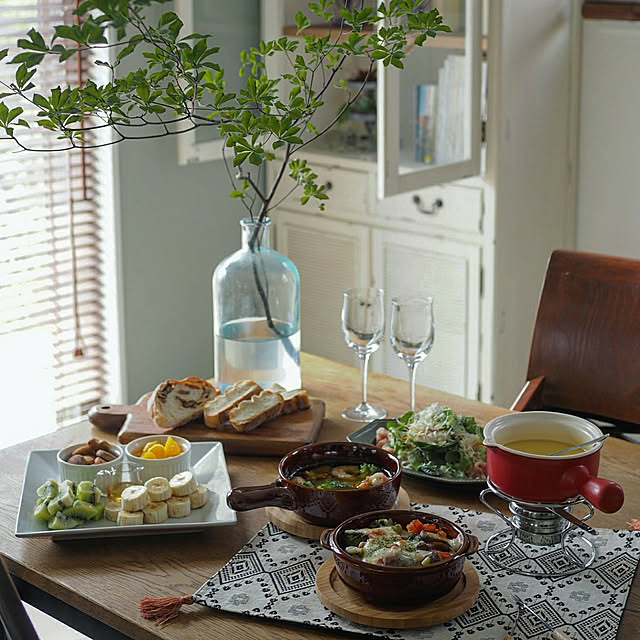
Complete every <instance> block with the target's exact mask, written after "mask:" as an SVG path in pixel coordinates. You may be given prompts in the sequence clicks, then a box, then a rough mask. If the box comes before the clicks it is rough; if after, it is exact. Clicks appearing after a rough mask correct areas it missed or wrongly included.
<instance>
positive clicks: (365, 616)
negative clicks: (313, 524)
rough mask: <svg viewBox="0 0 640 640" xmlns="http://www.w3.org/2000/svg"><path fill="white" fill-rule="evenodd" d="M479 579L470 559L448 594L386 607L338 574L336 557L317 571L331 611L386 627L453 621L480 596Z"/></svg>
mask: <svg viewBox="0 0 640 640" xmlns="http://www.w3.org/2000/svg"><path fill="white" fill-rule="evenodd" d="M478 593H480V580H479V578H478V574H477V573H476V570H475V569H474V568H473V566H472V565H471V563H470V562H465V563H464V568H463V569H462V575H461V577H460V580H459V582H458V584H457V585H456V586H455V587H454V588H453V589H452V590H451V591H450V592H449V593H447V594H446V595H444V596H442V597H441V598H438V599H437V600H432V601H431V602H429V603H427V604H423V605H413V606H407V607H402V606H397V605H389V606H388V607H383V606H381V605H379V604H374V603H371V602H369V601H367V600H365V599H364V598H363V597H362V596H361V595H360V594H359V593H358V592H357V591H355V590H354V589H352V588H351V587H348V586H347V585H346V584H345V583H344V582H342V580H341V579H340V576H339V575H338V571H337V569H336V565H335V563H334V561H333V558H329V559H328V560H326V561H325V562H323V563H322V565H321V566H320V569H318V573H317V574H316V594H317V595H318V599H319V600H320V602H322V604H323V605H324V606H325V607H327V609H329V610H330V611H332V612H333V613H335V614H336V615H338V616H340V617H341V618H345V619H346V620H350V621H351V622H357V623H358V624H365V625H368V626H370V627H383V628H385V629H415V628H417V627H429V626H431V625H434V624H440V623H442V622H446V621H447V620H451V619H453V618H455V617H456V616H459V615H460V614H462V613H464V612H465V611H467V610H468V609H470V608H471V607H472V606H473V605H474V604H475V602H476V600H477V599H478Z"/></svg>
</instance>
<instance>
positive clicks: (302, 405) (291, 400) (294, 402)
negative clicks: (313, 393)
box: [267, 384, 311, 415]
mask: <svg viewBox="0 0 640 640" xmlns="http://www.w3.org/2000/svg"><path fill="white" fill-rule="evenodd" d="M267 389H269V391H275V392H276V393H279V394H280V395H281V396H282V399H283V400H284V405H283V407H282V415H286V414H287V413H294V412H295V411H302V410H303V409H309V408H310V407H311V401H310V400H309V394H308V393H307V392H306V390H305V389H291V390H290V391H287V390H286V389H285V388H284V387H283V386H282V385H281V384H272V385H270V386H269V387H267Z"/></svg>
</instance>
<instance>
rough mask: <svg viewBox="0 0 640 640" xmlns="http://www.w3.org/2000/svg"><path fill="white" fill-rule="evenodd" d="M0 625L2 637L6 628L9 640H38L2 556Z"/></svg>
mask: <svg viewBox="0 0 640 640" xmlns="http://www.w3.org/2000/svg"><path fill="white" fill-rule="evenodd" d="M0 623H1V624H0V637H2V627H4V629H5V631H6V633H7V635H8V636H9V640H38V634H37V633H36V630H35V629H34V627H33V624H32V623H31V620H30V619H29V616H28V615H27V612H26V610H25V608H24V605H23V604H22V600H21V599H20V595H19V594H18V591H17V589H16V587H15V585H14V584H13V580H12V579H11V575H10V574H9V570H8V569H7V565H6V564H5V561H4V558H3V557H2V556H0Z"/></svg>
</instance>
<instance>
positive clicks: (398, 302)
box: [391, 296, 435, 411]
mask: <svg viewBox="0 0 640 640" xmlns="http://www.w3.org/2000/svg"><path fill="white" fill-rule="evenodd" d="M391 305H392V306H391V346H392V347H393V350H394V351H395V352H396V354H397V355H398V356H399V357H400V358H402V359H403V360H404V361H405V362H406V363H407V366H408V367H409V385H410V389H411V394H410V405H411V411H415V401H416V396H415V387H416V368H417V366H418V363H420V362H421V361H422V360H424V358H426V357H427V354H428V353H429V351H431V347H432V346H433V338H434V333H435V327H434V322H433V298H431V297H427V298H418V297H415V296H399V297H397V298H393V299H392V300H391Z"/></svg>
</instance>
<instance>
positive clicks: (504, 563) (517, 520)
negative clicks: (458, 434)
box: [480, 480, 598, 578]
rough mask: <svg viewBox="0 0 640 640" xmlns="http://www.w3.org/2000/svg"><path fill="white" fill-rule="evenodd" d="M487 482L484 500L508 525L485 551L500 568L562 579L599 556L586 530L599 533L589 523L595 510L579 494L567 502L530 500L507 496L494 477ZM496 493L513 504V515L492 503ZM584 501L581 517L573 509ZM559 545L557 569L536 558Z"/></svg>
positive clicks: (482, 494) (489, 542) (540, 576)
mask: <svg viewBox="0 0 640 640" xmlns="http://www.w3.org/2000/svg"><path fill="white" fill-rule="evenodd" d="M487 485H488V487H487V488H486V489H484V490H483V491H482V492H481V493H480V500H481V502H482V503H483V504H484V505H485V506H487V507H488V508H489V509H490V510H491V511H493V513H495V514H496V515H497V516H499V517H500V518H501V519H502V520H504V522H506V523H507V525H508V526H507V528H506V529H501V530H500V531H498V532H497V533H494V534H493V535H492V536H491V537H490V538H488V539H487V541H486V542H485V547H484V552H485V554H486V555H487V556H488V557H489V558H490V559H491V560H492V561H493V562H494V563H495V564H496V565H497V566H498V567H500V568H501V569H505V570H507V571H511V572H512V573H518V574H520V575H523V576H534V577H538V578H560V577H565V576H569V575H572V574H574V573H577V572H578V571H582V570H583V569H586V568H587V567H588V566H590V565H591V564H592V563H593V561H594V560H595V559H596V555H597V550H596V546H595V545H594V544H593V542H591V541H590V540H589V539H588V538H586V537H585V536H584V535H583V533H582V532H583V531H584V532H587V533H590V534H591V535H597V534H598V532H597V531H596V530H595V529H593V528H592V527H589V526H588V525H586V524H585V522H586V521H587V520H589V519H590V518H591V517H592V516H593V515H594V512H595V510H594V508H593V505H592V504H591V503H590V502H589V501H588V500H586V499H585V498H583V497H581V496H579V497H577V498H574V499H571V500H565V501H564V502H552V503H544V502H529V501H525V500H521V499H518V498H515V497H513V496H509V495H507V494H506V493H504V492H502V491H500V490H499V489H498V488H497V487H496V486H495V485H494V484H493V483H492V482H491V481H490V480H487ZM492 496H498V497H499V498H502V499H503V500H506V501H507V502H508V503H509V510H510V511H511V513H512V514H513V516H512V517H511V518H508V517H507V516H505V515H503V514H502V512H501V511H500V510H499V509H498V508H497V507H495V506H493V505H492V504H491V503H490V502H489V499H490V498H491V497H492ZM580 504H583V505H585V506H586V507H587V509H588V512H587V514H586V515H584V516H583V517H582V518H577V517H576V516H574V515H573V514H572V513H571V512H572V511H573V508H574V507H575V506H576V505H580ZM522 543H524V544H522ZM555 545H560V547H559V550H560V551H561V554H562V557H561V558H559V557H558V556H556V557H555V558H554V568H551V566H550V565H548V564H546V563H545V564H540V563H538V562H537V561H536V560H537V558H538V557H539V556H540V555H541V553H540V552H542V554H547V553H548V551H549V550H550V547H552V546H555ZM532 546H533V547H534V548H532ZM535 547H539V550H538V551H536V549H535Z"/></svg>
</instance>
